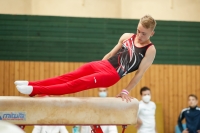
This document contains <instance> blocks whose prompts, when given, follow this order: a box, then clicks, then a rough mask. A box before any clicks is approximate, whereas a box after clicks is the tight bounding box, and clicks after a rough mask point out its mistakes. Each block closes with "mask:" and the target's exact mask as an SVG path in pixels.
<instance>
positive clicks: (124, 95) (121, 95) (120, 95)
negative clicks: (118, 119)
mask: <svg viewBox="0 0 200 133" xmlns="http://www.w3.org/2000/svg"><path fill="white" fill-rule="evenodd" d="M116 97H121V98H122V101H124V99H125V100H126V102H127V103H128V102H131V99H133V97H131V96H129V95H128V94H124V93H119V94H118V95H117V96H116Z"/></svg>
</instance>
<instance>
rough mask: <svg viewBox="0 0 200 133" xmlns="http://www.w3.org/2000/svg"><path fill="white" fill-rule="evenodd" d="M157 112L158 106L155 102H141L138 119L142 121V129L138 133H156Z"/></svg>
mask: <svg viewBox="0 0 200 133" xmlns="http://www.w3.org/2000/svg"><path fill="white" fill-rule="evenodd" d="M155 111H156V105H155V103H154V102H152V101H150V102H149V103H144V102H143V101H140V102H139V111H138V117H139V118H140V120H141V121H142V125H141V127H140V128H139V129H138V132H137V133H156V130H155Z"/></svg>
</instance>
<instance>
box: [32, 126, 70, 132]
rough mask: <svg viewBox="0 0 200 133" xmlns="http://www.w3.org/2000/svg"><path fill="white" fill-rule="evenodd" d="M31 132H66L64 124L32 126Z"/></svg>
mask: <svg viewBox="0 0 200 133" xmlns="http://www.w3.org/2000/svg"><path fill="white" fill-rule="evenodd" d="M32 133H68V131H67V129H66V127H65V126H34V129H33V131H32Z"/></svg>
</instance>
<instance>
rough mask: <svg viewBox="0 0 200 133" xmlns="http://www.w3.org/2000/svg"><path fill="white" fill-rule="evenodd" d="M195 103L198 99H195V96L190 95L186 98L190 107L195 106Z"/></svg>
mask: <svg viewBox="0 0 200 133" xmlns="http://www.w3.org/2000/svg"><path fill="white" fill-rule="evenodd" d="M197 104H198V100H197V99H196V98H195V97H193V96H190V97H189V98H188V105H189V106H190V107H195V106H197Z"/></svg>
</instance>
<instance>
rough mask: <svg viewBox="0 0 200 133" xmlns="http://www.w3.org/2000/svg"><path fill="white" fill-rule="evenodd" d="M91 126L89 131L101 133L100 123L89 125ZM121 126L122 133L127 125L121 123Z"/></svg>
mask: <svg viewBox="0 0 200 133" xmlns="http://www.w3.org/2000/svg"><path fill="white" fill-rule="evenodd" d="M91 128H92V131H91V133H103V131H102V129H101V126H100V125H93V126H91ZM122 128H123V130H122V133H124V132H125V130H126V128H127V125H122Z"/></svg>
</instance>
